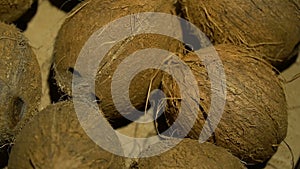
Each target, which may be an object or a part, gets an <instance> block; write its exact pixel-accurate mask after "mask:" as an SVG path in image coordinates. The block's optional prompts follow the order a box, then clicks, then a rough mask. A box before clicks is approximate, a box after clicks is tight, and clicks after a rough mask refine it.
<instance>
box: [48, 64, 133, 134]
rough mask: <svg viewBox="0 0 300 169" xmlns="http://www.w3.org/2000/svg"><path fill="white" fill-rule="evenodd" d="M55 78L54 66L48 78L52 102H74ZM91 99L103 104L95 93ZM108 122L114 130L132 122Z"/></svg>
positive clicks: (72, 71) (122, 120) (71, 70)
mask: <svg viewBox="0 0 300 169" xmlns="http://www.w3.org/2000/svg"><path fill="white" fill-rule="evenodd" d="M68 71H69V72H70V73H72V74H74V73H75V74H77V75H79V76H80V73H79V72H78V71H76V70H75V69H74V68H71V67H70V68H69V69H68ZM54 76H55V71H54V69H53V65H52V66H51V69H50V73H49V76H48V85H49V95H50V99H51V102H52V103H58V102H62V101H67V100H72V96H70V95H68V94H67V93H65V92H63V91H62V89H61V88H60V87H59V85H58V84H57V81H56V80H55V78H54ZM90 97H91V98H93V100H94V101H95V103H97V104H99V103H101V100H100V99H99V97H97V96H96V95H95V94H94V93H90ZM108 121H109V123H110V124H111V126H112V127H113V128H114V129H117V128H120V127H123V126H126V125H128V124H130V123H131V122H132V121H131V120H128V119H126V118H125V117H124V118H123V119H121V120H118V121H114V120H108Z"/></svg>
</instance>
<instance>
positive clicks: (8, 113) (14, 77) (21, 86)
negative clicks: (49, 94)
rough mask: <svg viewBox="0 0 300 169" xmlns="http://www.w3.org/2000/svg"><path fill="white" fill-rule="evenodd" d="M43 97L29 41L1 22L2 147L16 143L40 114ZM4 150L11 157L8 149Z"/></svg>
mask: <svg viewBox="0 0 300 169" xmlns="http://www.w3.org/2000/svg"><path fill="white" fill-rule="evenodd" d="M41 95H42V83H41V73H40V67H39V64H38V62H37V59H36V57H35V54H34V53H33V51H32V49H31V46H30V45H29V44H28V40H27V39H26V38H25V37H24V36H23V34H22V33H21V32H20V31H19V30H18V29H17V28H16V27H15V26H13V25H6V24H3V23H0V147H2V146H3V145H4V144H10V143H12V142H13V140H14V137H15V135H17V133H18V132H19V130H20V129H21V128H22V127H23V126H24V125H25V124H26V123H27V121H28V120H29V119H30V118H31V117H32V116H33V114H34V113H35V112H37V109H38V107H39V104H40V98H41ZM0 151H1V152H2V153H6V154H7V150H6V148H4V147H2V148H1V150H0ZM2 159H3V158H2ZM0 161H1V160H0Z"/></svg>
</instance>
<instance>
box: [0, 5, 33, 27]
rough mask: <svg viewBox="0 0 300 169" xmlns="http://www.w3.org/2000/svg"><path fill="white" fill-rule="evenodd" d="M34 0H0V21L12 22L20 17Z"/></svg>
mask: <svg viewBox="0 0 300 169" xmlns="http://www.w3.org/2000/svg"><path fill="white" fill-rule="evenodd" d="M33 2H34V0H0V21H3V22H8V23H12V22H13V21H16V20H17V19H18V18H20V17H21V16H22V15H23V14H24V13H25V12H26V11H27V10H28V9H29V8H30V7H31V5H32V4H33Z"/></svg>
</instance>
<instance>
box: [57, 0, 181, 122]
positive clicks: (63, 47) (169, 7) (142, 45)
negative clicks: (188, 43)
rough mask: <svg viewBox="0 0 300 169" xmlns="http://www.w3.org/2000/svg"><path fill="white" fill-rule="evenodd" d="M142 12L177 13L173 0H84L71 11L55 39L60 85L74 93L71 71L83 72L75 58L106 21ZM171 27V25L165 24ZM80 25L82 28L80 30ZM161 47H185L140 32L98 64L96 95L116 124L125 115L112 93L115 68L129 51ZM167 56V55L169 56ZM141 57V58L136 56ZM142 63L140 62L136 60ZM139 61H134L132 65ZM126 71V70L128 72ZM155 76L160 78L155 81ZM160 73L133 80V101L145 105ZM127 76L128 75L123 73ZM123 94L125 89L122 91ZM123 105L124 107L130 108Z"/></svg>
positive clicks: (173, 49)
mask: <svg viewBox="0 0 300 169" xmlns="http://www.w3.org/2000/svg"><path fill="white" fill-rule="evenodd" d="M139 12H164V13H167V14H173V13H174V14H175V5H174V4H173V1H172V0H168V1H162V0H161V1H141V0H135V1H125V0H121V1H111V0H106V1H100V0H92V1H87V2H83V4H82V5H79V6H78V7H77V8H76V9H74V10H73V12H71V15H70V17H69V18H68V19H66V21H65V22H64V24H63V25H62V27H61V29H60V31H59V34H58V36H57V39H56V43H55V49H54V66H53V67H54V71H55V79H56V81H57V84H58V86H59V87H60V88H61V89H62V91H64V92H65V93H67V94H68V95H70V96H71V95H72V92H71V89H72V88H71V83H72V75H73V73H76V74H78V75H80V74H81V72H78V71H77V70H74V65H75V62H76V59H77V57H78V55H79V53H80V51H81V49H82V48H83V45H84V44H85V42H86V41H87V40H88V38H89V37H90V36H91V35H92V34H93V33H94V32H95V31H97V30H98V29H100V28H102V27H103V26H104V25H106V24H109V23H110V22H112V21H114V20H116V19H119V18H121V17H123V16H127V15H129V14H134V13H139ZM165 26H168V27H172V25H171V24H170V25H165ZM79 29H80V31H79ZM147 48H160V49H164V50H168V51H170V52H172V53H176V52H178V51H180V50H183V47H182V44H181V43H180V42H178V41H176V40H173V39H172V38H170V37H166V36H163V35H156V34H141V35H136V36H134V37H129V38H127V39H125V40H124V41H121V42H119V43H117V44H116V45H115V46H114V47H113V48H112V49H111V50H110V51H109V52H108V53H107V55H106V56H105V57H104V59H103V60H102V62H101V63H100V65H99V70H98V73H97V75H96V79H95V83H96V86H95V95H96V97H97V99H98V100H99V102H100V104H99V105H100V107H101V109H102V110H103V113H104V114H105V116H106V117H107V118H108V119H109V120H110V122H111V123H115V125H114V124H113V125H114V126H120V124H121V123H123V122H124V121H120V120H118V119H121V118H122V117H123V116H122V115H121V114H119V111H117V110H116V108H115V105H114V103H113V100H112V96H111V83H112V77H113V75H114V72H115V71H116V69H117V67H118V65H119V64H120V63H121V62H122V61H123V60H124V59H125V58H126V57H128V56H129V55H130V54H133V53H134V52H136V51H138V50H142V49H147ZM166 57H167V56H166ZM87 58H88V56H87ZM136 60H138V58H137V59H136ZM136 64H139V63H136ZM134 66H136V65H134V64H132V67H134ZM125 73H126V72H124V74H125ZM154 77H157V79H158V80H154V81H152V79H154ZM159 77H161V73H158V72H157V70H154V69H148V70H146V71H143V72H141V73H139V74H138V75H137V76H136V77H135V78H134V79H133V81H131V84H130V89H129V95H130V100H131V103H132V105H133V106H134V107H135V108H137V109H139V110H144V109H145V103H146V100H147V95H148V92H149V88H151V90H150V92H151V91H152V90H153V89H156V88H158V85H159V84H160V80H159ZM124 78H126V76H124ZM119 94H120V96H123V95H124V93H119ZM124 97H126V96H124ZM128 109H129V108H128V107H126V106H124V107H123V108H122V110H125V111H126V110H128Z"/></svg>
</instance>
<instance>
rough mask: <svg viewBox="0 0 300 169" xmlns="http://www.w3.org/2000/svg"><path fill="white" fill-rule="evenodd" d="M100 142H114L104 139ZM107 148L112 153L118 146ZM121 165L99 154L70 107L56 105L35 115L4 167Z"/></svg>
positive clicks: (105, 153) (117, 158) (102, 152)
mask: <svg viewBox="0 0 300 169" xmlns="http://www.w3.org/2000/svg"><path fill="white" fill-rule="evenodd" d="M87 114H89V112H87ZM91 125H92V124H91ZM116 137H117V136H116ZM102 139H106V140H112V139H115V138H111V137H110V136H109V135H105V136H103V137H102ZM110 146H111V148H112V149H113V148H115V147H117V146H119V145H114V144H113V143H111V145H110ZM123 165H124V160H123V158H122V157H120V156H116V155H114V154H112V153H110V152H108V151H105V150H103V149H102V148H101V147H100V146H98V145H97V144H96V143H94V142H93V141H92V140H91V139H90V138H89V137H88V136H87V134H86V133H85V131H84V130H83V128H82V127H81V125H80V123H79V121H78V119H77V115H76V113H75V110H74V107H73V103H72V102H60V103H58V104H55V105H50V106H48V107H47V108H45V109H44V110H42V111H41V112H39V114H38V115H37V116H35V117H34V118H33V119H32V121H31V122H30V124H28V125H27V126H26V127H25V128H24V129H23V130H22V132H21V133H20V135H19V136H18V137H17V139H16V142H15V145H14V147H13V149H12V151H11V155H10V160H9V164H8V167H9V168H11V169H14V168H15V169H19V168H28V169H29V168H55V169H60V168H69V169H72V168H73V169H77V168H123V167H122V166H123Z"/></svg>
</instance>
